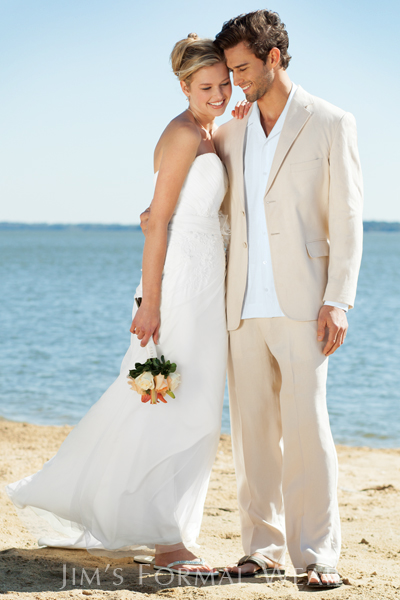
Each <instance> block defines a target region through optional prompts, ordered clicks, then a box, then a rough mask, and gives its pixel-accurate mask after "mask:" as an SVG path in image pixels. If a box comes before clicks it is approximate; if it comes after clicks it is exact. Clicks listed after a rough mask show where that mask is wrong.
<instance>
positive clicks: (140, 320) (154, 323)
mask: <svg viewBox="0 0 400 600" xmlns="http://www.w3.org/2000/svg"><path fill="white" fill-rule="evenodd" d="M160 324H161V321H160V310H159V309H158V310H154V309H153V310H150V309H147V308H146V306H143V304H142V305H141V306H140V308H138V310H137V312H136V315H135V318H134V319H133V321H132V325H131V328H130V332H131V333H133V334H135V335H137V337H138V339H139V340H141V341H140V345H141V346H142V347H144V346H146V345H147V342H148V341H149V339H150V338H151V336H153V341H154V343H155V344H158V338H159V335H160Z"/></svg>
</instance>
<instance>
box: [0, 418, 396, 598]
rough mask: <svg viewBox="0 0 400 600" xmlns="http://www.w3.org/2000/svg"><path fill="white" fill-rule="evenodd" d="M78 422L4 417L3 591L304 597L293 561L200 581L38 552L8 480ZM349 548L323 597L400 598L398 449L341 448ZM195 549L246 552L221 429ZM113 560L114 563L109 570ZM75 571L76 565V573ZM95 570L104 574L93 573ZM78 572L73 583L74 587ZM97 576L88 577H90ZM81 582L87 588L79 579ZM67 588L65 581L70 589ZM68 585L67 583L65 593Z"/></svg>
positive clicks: (84, 556)
mask: <svg viewBox="0 0 400 600" xmlns="http://www.w3.org/2000/svg"><path fill="white" fill-rule="evenodd" d="M71 429H72V427H71V426H67V425H65V426H47V425H46V426H44V425H32V424H29V423H21V422H13V421H6V420H0V454H1V456H2V468H1V471H0V483H1V485H0V510H1V515H2V518H1V530H0V533H1V537H0V540H1V541H0V544H1V547H0V593H1V594H6V595H7V597H9V598H37V599H40V600H42V599H43V600H44V599H49V598H57V599H59V600H63V599H66V598H71V597H86V596H87V597H90V598H94V599H95V598H107V599H114V598H115V599H125V598H151V599H156V598H160V597H163V598H176V599H181V598H210V599H211V598H212V599H213V598H221V599H226V600H228V599H229V600H235V599H239V598H241V599H245V600H260V599H264V598H265V599H267V598H286V599H289V598H290V599H291V600H292V599H297V598H298V599H300V598H302V599H307V598H311V594H312V593H313V592H311V590H309V591H307V588H306V587H305V586H304V577H303V576H299V577H297V578H296V577H295V576H294V572H293V569H292V567H291V564H290V559H289V557H287V571H286V578H285V579H283V580H279V579H278V578H270V579H266V578H265V577H263V576H258V577H257V578H254V579H248V580H246V579H242V581H240V582H239V581H236V580H232V581H230V580H229V579H228V578H224V579H222V580H220V579H216V580H215V581H214V585H211V583H208V582H207V583H205V584H203V585H202V582H201V581H200V580H197V582H196V580H195V579H193V578H192V579H189V580H187V581H185V580H184V579H183V578H178V577H175V578H174V580H173V581H170V576H169V575H165V576H162V575H160V574H158V576H157V577H156V576H155V574H154V572H153V570H152V568H150V567H144V568H142V569H141V568H140V567H139V566H138V565H136V564H134V563H133V562H132V559H130V558H129V559H126V558H125V559H124V558H121V559H110V558H103V557H97V556H93V555H91V554H89V553H88V552H87V551H86V550H59V549H54V548H46V547H45V548H39V547H38V545H37V542H36V539H35V538H34V537H33V536H32V535H31V534H30V533H29V532H28V531H27V530H26V529H25V528H24V527H23V526H22V524H21V522H20V520H19V518H18V516H17V514H16V511H15V508H14V505H13V504H12V502H11V501H10V499H9V498H8V496H7V494H6V492H5V489H4V486H5V485H6V484H7V483H10V482H13V481H16V480H18V479H21V478H22V477H25V476H27V475H29V474H32V473H34V472H36V471H38V470H39V469H40V468H41V467H42V466H43V463H44V462H45V461H47V460H49V459H50V458H51V457H52V456H53V455H54V454H55V453H56V452H57V450H58V448H59V446H60V444H61V443H62V441H63V440H64V439H65V437H66V436H67V435H68V433H69V432H70V431H71ZM337 452H338V457H339V470H340V475H339V505H340V514H341V521H342V534H343V545H342V554H341V559H340V563H339V565H338V567H339V570H340V573H341V574H342V576H343V578H344V581H345V585H343V586H342V587H341V588H339V589H337V590H330V591H328V590H325V591H322V592H321V593H319V595H318V598H319V600H323V599H327V598H331V597H332V598H333V597H335V598H340V599H352V598H359V599H363V600H364V599H367V598H368V599H369V598H371V600H372V599H374V600H378V599H382V600H383V599H384V600H391V599H392V598H400V469H399V466H400V449H388V448H380V449H378V448H366V447H362V448H357V447H350V446H341V445H339V446H337ZM198 541H199V544H200V545H201V548H199V549H198V550H197V553H198V554H199V555H200V556H202V557H203V558H205V559H206V560H207V561H208V562H210V563H211V564H212V565H214V566H217V567H222V566H225V565H226V564H228V563H230V562H233V561H236V560H237V559H238V558H240V557H241V556H242V555H243V549H242V547H241V542H240V528H239V516H238V510H237V501H236V482H235V474H234V467H233V460H232V452H231V442H230V436H229V435H228V434H222V435H221V440H220V445H219V449H218V453H217V458H216V462H215V464H214V468H213V471H212V475H211V481H210V487H209V491H208V495H207V499H206V503H205V511H204V519H203V525H202V529H201V536H200V538H199V540H198ZM108 565H109V566H108ZM74 569H75V570H74ZM96 569H98V571H96ZM73 576H74V577H75V585H73ZM90 580H91V583H89V581H90ZM81 581H82V585H81ZM64 584H65V585H64ZM60 588H62V589H60Z"/></svg>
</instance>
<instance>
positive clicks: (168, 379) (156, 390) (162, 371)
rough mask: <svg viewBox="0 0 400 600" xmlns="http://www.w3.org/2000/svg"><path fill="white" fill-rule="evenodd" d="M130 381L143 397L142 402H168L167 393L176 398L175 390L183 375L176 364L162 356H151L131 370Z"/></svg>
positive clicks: (135, 390)
mask: <svg viewBox="0 0 400 600" xmlns="http://www.w3.org/2000/svg"><path fill="white" fill-rule="evenodd" d="M128 383H129V385H130V387H131V388H132V390H133V391H134V392H137V393H138V394H139V395H140V396H141V397H142V402H149V401H150V404H157V403H158V402H164V403H165V404H166V403H167V401H166V399H165V396H166V395H167V394H168V396H171V398H175V394H174V391H175V390H176V388H177V387H178V386H179V384H180V383H181V376H180V374H179V373H176V364H175V363H171V362H170V361H169V360H167V361H166V360H165V358H164V356H162V357H161V360H159V359H158V358H149V359H148V360H146V362H145V363H136V364H135V368H134V369H132V370H131V371H129V375H128Z"/></svg>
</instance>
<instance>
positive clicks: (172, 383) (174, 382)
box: [167, 373, 181, 392]
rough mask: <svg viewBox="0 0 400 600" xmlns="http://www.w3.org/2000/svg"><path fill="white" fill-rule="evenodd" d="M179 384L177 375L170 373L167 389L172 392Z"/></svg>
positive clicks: (179, 377)
mask: <svg viewBox="0 0 400 600" xmlns="http://www.w3.org/2000/svg"><path fill="white" fill-rule="evenodd" d="M180 382H181V376H180V374H179V373H171V374H170V375H168V377H167V383H168V389H170V390H171V392H173V391H174V390H176V388H177V387H178V386H179V384H180Z"/></svg>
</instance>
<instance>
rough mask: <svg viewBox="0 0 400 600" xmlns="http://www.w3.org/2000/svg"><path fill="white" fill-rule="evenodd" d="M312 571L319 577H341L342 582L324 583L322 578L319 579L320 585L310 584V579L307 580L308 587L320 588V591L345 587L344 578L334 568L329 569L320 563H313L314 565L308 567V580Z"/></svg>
mask: <svg viewBox="0 0 400 600" xmlns="http://www.w3.org/2000/svg"><path fill="white" fill-rule="evenodd" d="M310 571H314V572H315V573H317V575H339V577H340V580H339V581H336V582H335V583H323V582H322V581H321V578H319V582H318V583H308V579H307V586H308V587H310V588H319V589H321V588H323V589H324V590H330V589H333V588H338V587H340V586H341V585H343V579H342V576H341V575H340V573H339V572H338V571H337V570H336V569H334V568H333V567H328V566H327V565H321V564H320V563H313V564H312V565H308V567H307V578H308V573H309V572H310Z"/></svg>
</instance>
